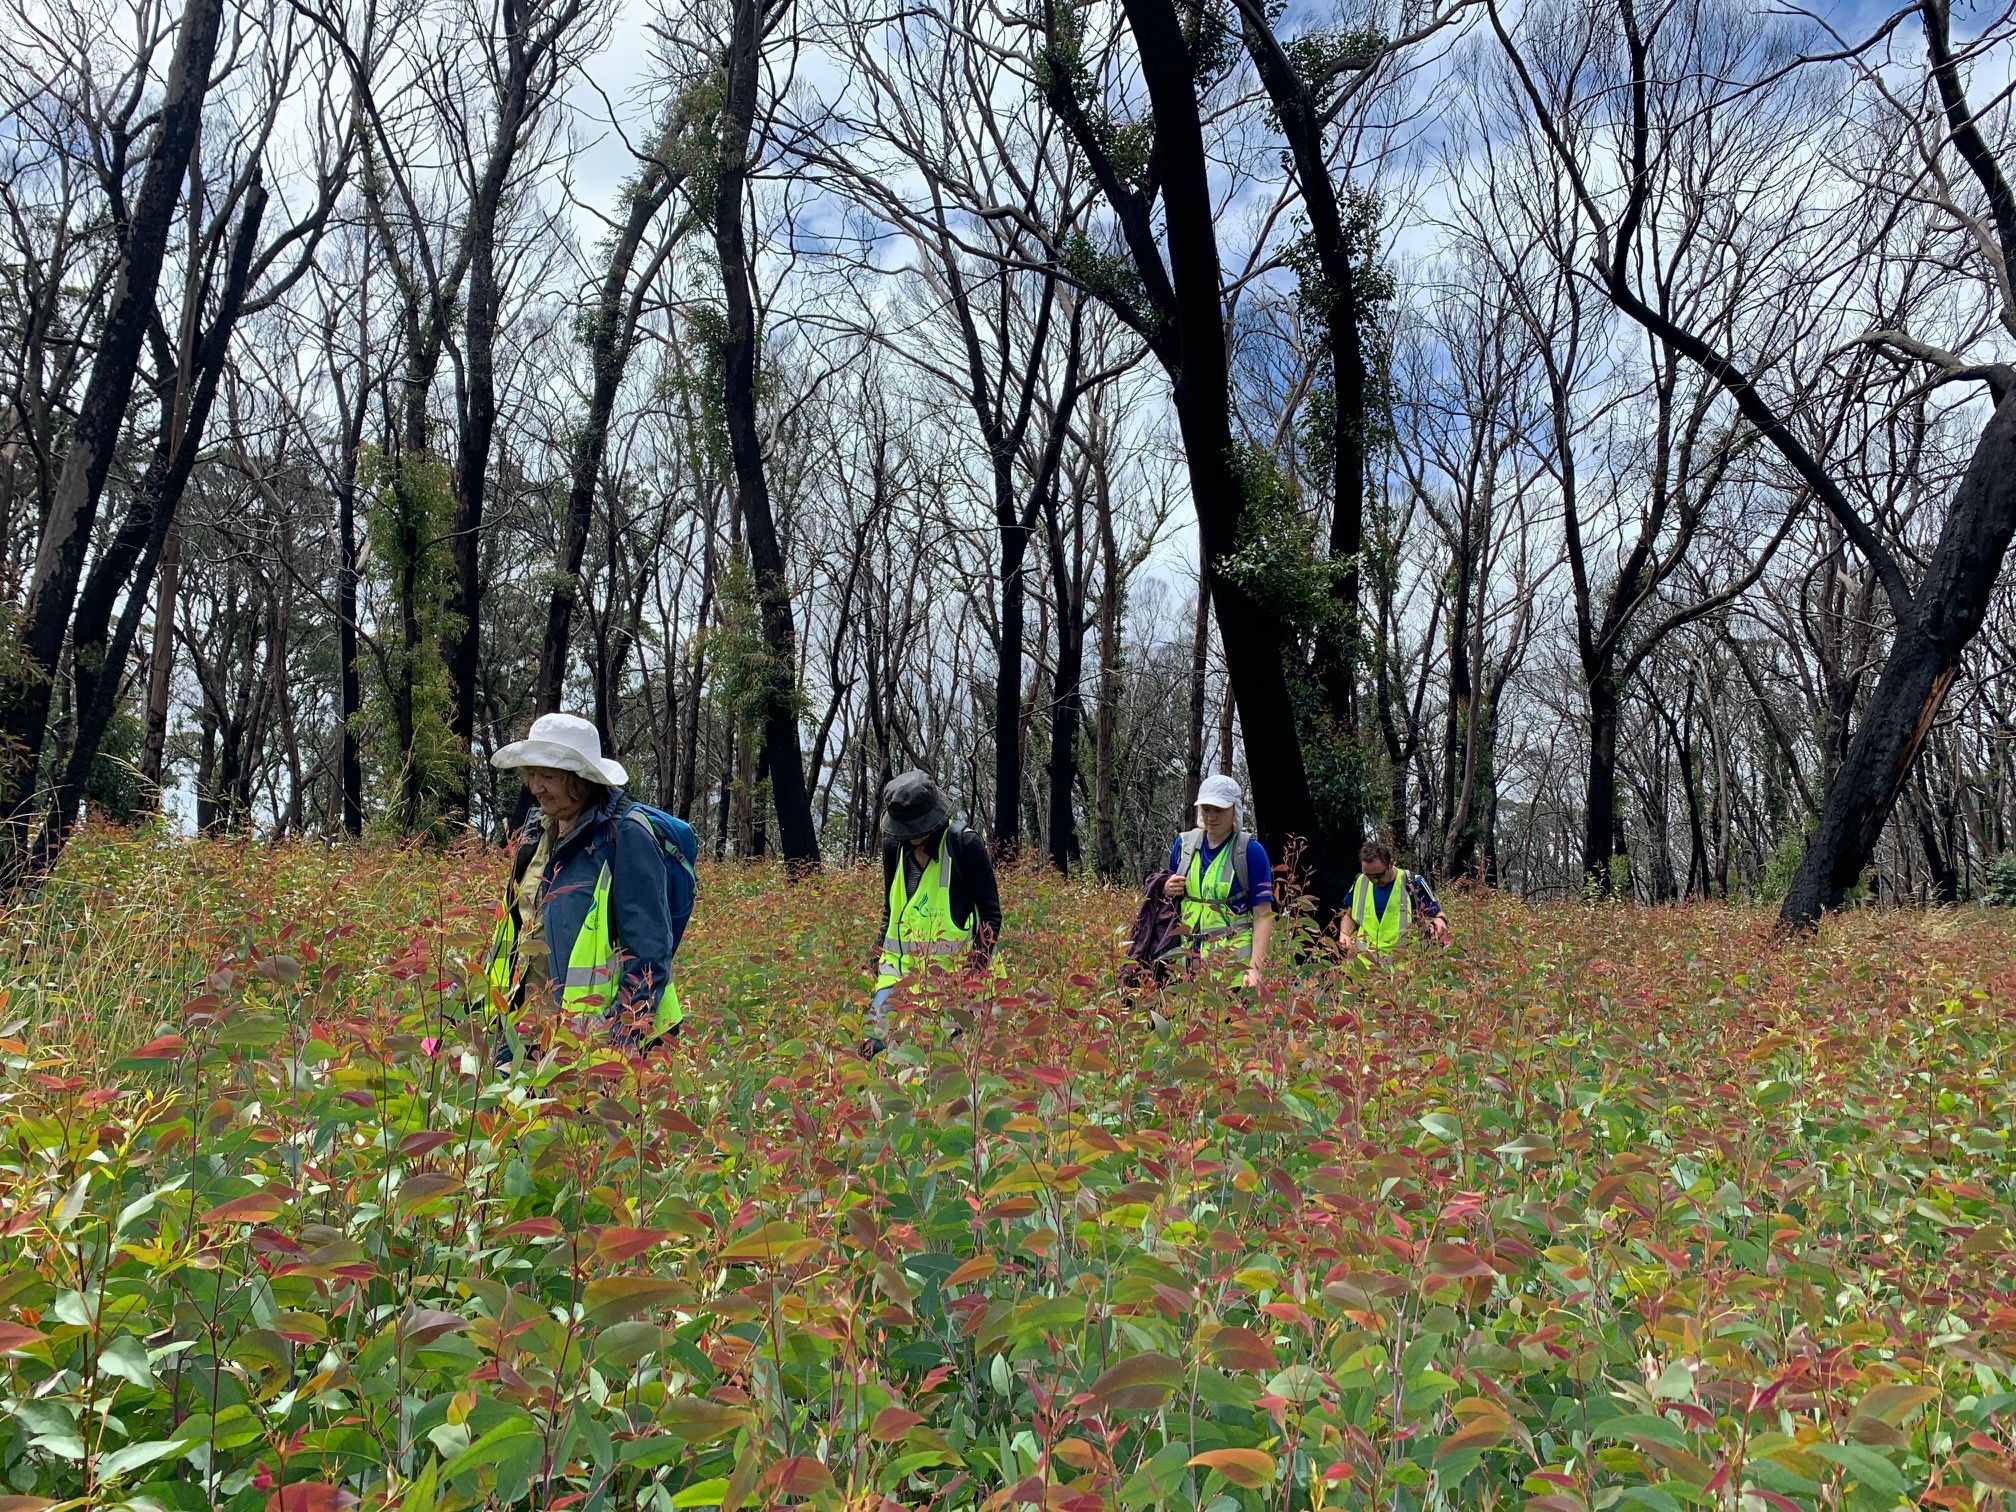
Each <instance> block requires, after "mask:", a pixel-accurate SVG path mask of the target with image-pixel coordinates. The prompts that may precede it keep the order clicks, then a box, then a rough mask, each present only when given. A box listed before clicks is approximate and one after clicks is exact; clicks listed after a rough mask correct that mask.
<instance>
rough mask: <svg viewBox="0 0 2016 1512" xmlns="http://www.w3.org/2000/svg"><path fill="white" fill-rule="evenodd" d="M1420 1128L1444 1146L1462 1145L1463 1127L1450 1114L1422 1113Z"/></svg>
mask: <svg viewBox="0 0 2016 1512" xmlns="http://www.w3.org/2000/svg"><path fill="white" fill-rule="evenodd" d="M1421 1127H1422V1128H1424V1129H1426V1130H1427V1131H1428V1132H1429V1133H1430V1134H1433V1135H1434V1136H1435V1137H1436V1138H1437V1139H1439V1140H1441V1141H1442V1143H1444V1144H1448V1145H1453V1144H1461V1143H1463V1125H1461V1124H1460V1123H1458V1122H1456V1117H1455V1115H1454V1114H1452V1113H1440V1112H1437V1113H1424V1114H1422V1115H1421Z"/></svg>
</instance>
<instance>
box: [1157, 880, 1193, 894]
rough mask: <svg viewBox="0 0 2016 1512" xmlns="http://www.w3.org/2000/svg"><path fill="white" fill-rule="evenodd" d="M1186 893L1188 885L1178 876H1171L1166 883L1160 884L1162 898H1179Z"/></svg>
mask: <svg viewBox="0 0 2016 1512" xmlns="http://www.w3.org/2000/svg"><path fill="white" fill-rule="evenodd" d="M1187 891H1189V884H1188V883H1187V882H1185V881H1184V880H1183V878H1181V877H1180V876H1171V877H1170V878H1169V880H1168V881H1167V882H1164V883H1163V884H1162V896H1163V897H1165V898H1180V897H1182V896H1183V894H1184V893H1185V892H1187Z"/></svg>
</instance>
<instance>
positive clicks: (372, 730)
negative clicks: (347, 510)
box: [358, 450, 469, 834]
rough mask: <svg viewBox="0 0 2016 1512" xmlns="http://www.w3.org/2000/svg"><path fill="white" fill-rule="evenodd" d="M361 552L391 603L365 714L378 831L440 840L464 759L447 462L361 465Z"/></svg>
mask: <svg viewBox="0 0 2016 1512" xmlns="http://www.w3.org/2000/svg"><path fill="white" fill-rule="evenodd" d="M360 479H361V482H362V489H363V494H364V497H365V499H366V501H367V505H366V510H365V517H364V544H365V553H366V556H367V557H368V559H369V561H370V564H371V567H372V568H373V569H374V572H375V577H376V581H378V582H381V583H384V584H386V585H387V588H388V591H389V592H390V595H391V603H390V604H389V605H388V612H387V613H384V614H382V615H380V616H379V625H378V632H377V637H376V640H377V663H378V670H379V673H380V676H379V678H378V679H377V681H376V683H375V684H374V685H373V686H372V688H371V690H370V692H369V693H368V694H367V695H366V697H365V700H364V707H363V709H362V710H361V711H360V714H359V720H360V722H361V726H362V727H361V728H360V729H359V731H358V738H359V742H360V744H361V745H362V747H363V752H364V761H365V780H366V782H367V783H368V784H369V785H370V786H371V787H372V788H373V789H375V790H376V793H377V795H378V798H379V803H378V804H377V809H378V811H379V812H380V813H381V814H382V815H383V816H384V817H383V820H382V821H381V823H382V824H383V825H384V826H386V827H389V828H392V829H395V830H398V831H401V832H403V833H407V834H414V833H429V834H439V833H441V832H442V830H443V824H444V808H445V805H444V803H443V801H442V800H443V799H444V798H445V796H446V795H448V794H449V793H452V792H453V791H455V789H456V787H457V786H458V784H459V782H460V779H461V775H462V771H463V768H464V766H465V765H466V764H467V762H468V759H469V756H468V752H467V751H465V750H464V749H463V747H462V743H461V742H460V741H459V740H457V739H456V738H455V735H454V732H453V729H452V727H451V716H452V714H453V711H454V704H453V697H452V691H451V688H450V684H449V678H448V664H447V662H446V660H445V659H444V658H443V656H442V649H441V648H442V647H443V645H445V644H446V643H447V641H448V640H449V638H450V637H451V636H452V635H453V634H454V632H455V631H456V630H458V629H459V628H460V625H461V619H460V616H458V615H455V614H453V613H451V612H450V611H449V608H448V604H449V602H450V598H451V594H452V591H453V588H454V581H455V561H454V557H453V555H452V553H451V552H450V550H449V541H450V538H451V535H452V532H453V528H454V520H455V492H454V484H453V479H452V477H451V475H450V472H449V468H448V464H447V463H446V462H445V461H443V460H442V459H441V458H439V457H436V456H434V455H432V454H431V453H423V454H420V455H406V456H402V457H396V458H394V457H387V456H385V455H384V454H382V453H380V452H377V451H375V450H373V451H371V452H369V453H368V454H367V455H366V457H365V458H364V462H363V466H362V468H361V469H360Z"/></svg>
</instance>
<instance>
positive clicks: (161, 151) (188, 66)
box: [0, 0, 224, 844]
mask: <svg viewBox="0 0 2016 1512" xmlns="http://www.w3.org/2000/svg"><path fill="white" fill-rule="evenodd" d="M223 11H224V7H223V3H222V0H187V4H186V5H185V6H184V8H183V13H182V20H181V23H180V25H179V27H178V28H177V36H176V42H175V52H174V55H173V58H172V59H171V61H170V63H169V69H168V80H167V88H166V91H165V93H164V95H163V98H162V101H161V106H160V110H159V113H158V124H157V126H156V129H155V135H154V142H153V145H152V148H151V149H150V151H149V152H148V156H147V167H146V169H145V171H144V172H143V174H142V177H141V182H140V188H139V191H138V192H137V193H136V194H135V195H134V197H133V200H132V202H131V206H130V210H129V213H128V215H127V217H126V220H125V224H124V226H123V227H122V228H121V233H120V237H119V250H118V274H117V278H116V281H115V283H114V285H113V289H112V297H111V301H110V303H109V304H108V305H107V307H106V311H105V318H104V323H103V325H102V327H101V328H100V330H99V333H98V351H97V357H96V359H95V360H94V361H93V363H92V364H91V377H90V379H89V381H88V382H87V383H86V385H85V389H84V397H83V401H82V403H81V404H80V406H79V408H78V413H77V419H76V424H75V427H74V429H73V431H72V433H71V438H70V444H69V447H68V448H67V449H66V451H65V453H64V457H63V468H62V471H61V473H60V474H59V475H58V478H57V482H56V491H55V494H54V496H53V497H52V498H51V500H50V506H49V511H48V515H47V517H46V518H45V519H44V521H43V522H42V531H41V538H40V540H39V541H38V542H37V545H36V551H35V562H34V566H33V569H32V574H31V576H30V578H29V583H28V593H27V597H26V600H25V602H24V603H23V605H22V609H21V615H20V620H19V624H20V632H19V634H20V644H19V646H18V648H17V655H16V656H15V657H12V658H9V661H10V663H11V664H12V665H11V666H10V669H9V671H8V673H7V675H6V676H5V677H4V678H0V816H4V818H5V820H6V821H7V822H8V823H9V825H10V827H13V828H14V829H15V833H16V836H17V844H18V841H19V839H23V838H25V836H22V835H21V834H20V829H21V827H23V826H25V823H26V822H27V820H28V818H29V816H30V814H31V813H32V810H33V807H34V804H35V791H34V789H35V773H36V769H37V766H38V764H39V762H40V758H41V754H42V741H43V735H44V733H45V727H46V725H47V723H48V718H49V704H50V697H51V694H52V693H53V691H54V689H55V679H56V671H57V663H58V661H59V660H60V659H61V658H62V654H63V645H64V641H65V638H66V636H67V634H68V632H69V629H70V616H71V611H72V609H73V608H74V607H75V603H76V597H77V586H78V581H79V579H80V578H81V577H82V575H83V571H84V559H85V555H86V553H87V551H88V549H89V547H90V542H91V532H92V527H93V525H94V524H95V523H96V520H97V515H98V505H99V501H100V499H101V498H102V497H103V495H104V491H105V479H106V476H107V474H108V473H109V472H110V470H111V467H112V456H113V453H114V451H115V450H116V449H117V447H118V444H119V437H120V434H121V431H122V430H123V428H124V425H125V420H126V411H127V408H128V406H129V404H130V403H131V401H132V396H133V384H134V378H135V373H136V371H137V365H138V361H139V357H140V348H141V346H142V344H143V342H144V341H145V339H146V334H147V327H148V322H149V320H150V318H151V316H152V313H153V309H154V295H155V291H156V289H157V288H158V286H159V284H160V281H161V267H162V264H163V262H164V260H165V259H166V255H167V246H168V235H169V229H170V227H171V225H172V224H173V221H174V217H175V207H176V205H177V203H178V202H179V201H180V199H181V195H182V180H183V178H184V176H185V175H186V174H187V172H188V169H189V160H190V155H191V153H192V152H193V151H194V150H195V147H196V141H197V137H198V133H199V127H200V124H201V120H202V113H203V101H204V97H205V96H206V95H207V93H208V92H209V88H210V69H211V64H212V62H213V61H214V59H215V57H216V52H217V38H218V33H219V31H220V30H221V26H222V19H223Z"/></svg>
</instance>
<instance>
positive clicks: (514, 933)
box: [485, 861, 686, 1036]
mask: <svg viewBox="0 0 2016 1512" xmlns="http://www.w3.org/2000/svg"><path fill="white" fill-rule="evenodd" d="M517 890H518V885H517V883H516V882H513V883H512V886H511V891H510V892H508V893H507V894H506V895H505V898H504V901H503V902H502V903H501V904H499V905H498V908H497V926H496V928H495V929H494V930H493V931H492V932H491V935H490V953H489V956H488V957H487V959H486V961H485V974H486V975H487V976H488V977H489V979H490V985H491V986H492V987H493V988H495V989H496V991H497V995H498V997H499V998H500V999H501V1000H502V1001H503V1003H504V1004H505V1005H506V1006H507V1007H511V1006H515V998H514V992H515V991H516V989H517V988H519V987H520V986H521V985H522V984H521V982H520V980H519V974H520V971H521V967H520V964H519V961H518V917H517V915H516V913H515V912H514V911H513V910H512V906H511V905H512V902H513V900H514V898H515V895H516V893H517ZM612 917H613V915H612V913H611V911H610V907H609V863H608V862H606V861H605V862H603V863H602V870H601V872H600V873H599V874H598V875H597V876H596V878H595V892H594V895H593V898H592V900H591V901H590V903H589V905H588V917H587V918H585V919H583V920H582V921H581V932H580V933H579V934H577V935H575V936H574V947H573V949H571V950H569V951H568V952H567V968H566V972H565V974H564V975H563V976H562V977H561V983H560V1006H561V1007H562V1008H565V1009H566V1010H568V1011H569V1012H571V1013H587V1012H590V1011H597V1012H599V1011H602V1010H606V1009H608V1008H610V1007H612V1006H614V1004H615V1001H616V991H617V984H618V983H619V982H620V980H621V976H622V964H623V961H622V949H621V947H620V946H619V945H618V943H617V941H616V940H615V938H614V935H613V932H612V930H611V928H610V921H611V919H612ZM685 1017H686V1010H685V1009H684V1008H682V1007H681V1006H680V1004H679V988H678V986H677V985H676V984H675V983H674V982H673V980H672V975H671V972H670V971H669V970H668V971H667V973H666V976H665V990H664V991H663V992H662V993H660V994H659V996H658V1008H657V1011H656V1012H655V1013H654V1014H653V1015H652V1019H651V1033H652V1034H653V1035H654V1036H655V1035H660V1034H663V1033H664V1032H665V1031H666V1030H668V1029H670V1028H672V1027H673V1026H674V1025H675V1024H677V1023H679V1022H680V1020H682V1019H684V1018H685Z"/></svg>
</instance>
